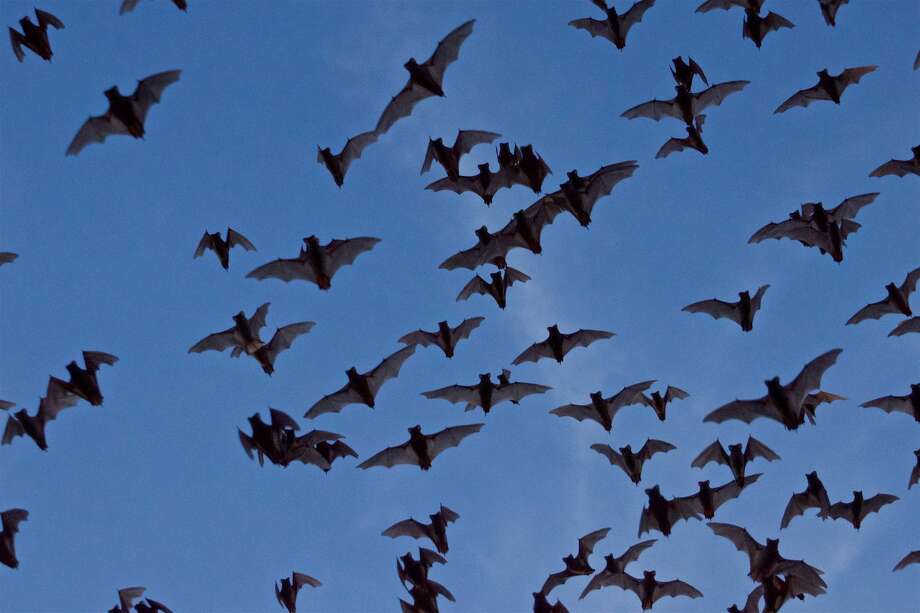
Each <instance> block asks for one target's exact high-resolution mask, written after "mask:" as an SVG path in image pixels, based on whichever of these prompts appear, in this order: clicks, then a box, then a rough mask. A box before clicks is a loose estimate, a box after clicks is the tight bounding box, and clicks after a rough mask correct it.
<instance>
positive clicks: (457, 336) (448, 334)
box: [397, 317, 486, 359]
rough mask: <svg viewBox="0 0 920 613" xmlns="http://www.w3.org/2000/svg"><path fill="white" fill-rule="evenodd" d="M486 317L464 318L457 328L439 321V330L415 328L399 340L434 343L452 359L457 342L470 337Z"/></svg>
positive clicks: (410, 342) (399, 341) (406, 342)
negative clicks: (431, 330)
mask: <svg viewBox="0 0 920 613" xmlns="http://www.w3.org/2000/svg"><path fill="white" fill-rule="evenodd" d="M485 319H486V318H485V317H470V318H469V319H464V320H463V321H462V322H460V324H459V325H458V326H457V327H455V328H451V327H450V326H449V325H447V322H446V321H439V322H438V330H437V332H427V331H425V330H415V331H414V332H409V333H408V334H405V335H403V336H402V337H401V338H400V339H399V340H398V341H397V342H398V343H403V344H404V345H413V346H414V345H421V346H422V347H429V346H431V345H434V346H436V347H440V348H441V351H443V352H444V355H446V356H447V358H448V359H450V358H452V357H454V349H455V348H456V347H457V343H459V342H460V341H462V340H463V339H465V338H469V336H470V334H472V332H473V330H475V329H476V328H478V327H479V324H481V323H482V322H483V321H485Z"/></svg>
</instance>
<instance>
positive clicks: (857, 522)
mask: <svg viewBox="0 0 920 613" xmlns="http://www.w3.org/2000/svg"><path fill="white" fill-rule="evenodd" d="M897 500H898V497H897V496H893V495H892V494H876V495H875V496H872V497H871V498H864V497H863V493H862V492H861V491H859V490H854V491H853V500H851V501H850V502H835V503H834V504H832V505H831V508H830V509H829V510H828V512H827V516H828V517H830V518H831V519H843V520H846V521H848V522H850V523H851V524H853V527H854V528H856V529H857V530H859V527H860V526H861V525H862V522H863V520H865V519H866V516H867V515H869V513H878V512H879V511H880V510H881V508H882V507H883V506H885V505H886V504H891V503H893V502H896V501H897Z"/></svg>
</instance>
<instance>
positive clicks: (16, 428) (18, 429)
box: [0, 377, 77, 451]
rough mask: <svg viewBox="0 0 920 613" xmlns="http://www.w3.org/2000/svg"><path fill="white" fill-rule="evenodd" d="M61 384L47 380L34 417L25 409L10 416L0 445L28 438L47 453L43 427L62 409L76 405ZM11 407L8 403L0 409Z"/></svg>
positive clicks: (74, 399) (75, 400)
mask: <svg viewBox="0 0 920 613" xmlns="http://www.w3.org/2000/svg"><path fill="white" fill-rule="evenodd" d="M61 383H63V382H62V381H61V380H60V379H56V378H54V377H50V378H49V379H48V386H47V391H46V393H45V397H44V398H41V399H39V401H38V410H37V411H36V412H35V415H29V413H28V411H27V410H26V409H20V410H19V411H17V412H15V413H13V414H12V415H10V416H9V417H8V418H7V420H6V427H5V428H4V430H3V438H2V439H0V444H3V445H10V444H11V443H12V442H13V439H15V438H16V437H19V436H28V437H29V438H31V439H32V440H33V441H35V444H36V445H38V448H39V449H41V450H42V451H47V450H48V441H47V438H46V436H45V427H46V426H47V424H48V422H50V421H54V420H55V419H57V416H58V413H60V412H61V411H63V410H64V409H67V408H70V407H72V406H75V405H76V404H77V396H76V395H74V394H72V393H70V392H69V391H67V390H66V389H64V388H63V387H61ZM12 406H13V405H12V404H11V403H10V404H8V405H4V406H3V407H2V408H3V409H4V410H7V409H9V408H12Z"/></svg>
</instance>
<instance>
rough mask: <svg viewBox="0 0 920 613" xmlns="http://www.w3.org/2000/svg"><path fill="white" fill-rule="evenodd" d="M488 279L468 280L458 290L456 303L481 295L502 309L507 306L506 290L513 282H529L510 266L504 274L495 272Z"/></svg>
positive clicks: (528, 279) (522, 274) (478, 277)
mask: <svg viewBox="0 0 920 613" xmlns="http://www.w3.org/2000/svg"><path fill="white" fill-rule="evenodd" d="M489 278H490V279H491V281H486V280H485V279H483V278H482V277H480V276H479V275H476V276H475V277H473V278H472V279H470V281H469V282H468V283H467V284H466V285H464V286H463V289H462V290H460V293H459V294H457V302H459V301H461V300H467V299H469V297H470V296H472V295H473V294H482V295H483V296H491V297H492V298H493V299H494V300H495V303H496V304H498V308H500V309H504V308H505V307H506V306H507V305H508V302H507V300H508V288H509V287H511V286H512V285H514V282H515V281H517V282H518V283H526V282H528V281H530V277H528V276H527V275H525V274H524V273H522V272H521V271H520V270H518V269H516V268H511V267H510V266H506V267H505V270H504V274H502V271H500V270H499V271H495V272H493V273H491V274H490V275H489Z"/></svg>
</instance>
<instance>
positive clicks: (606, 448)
mask: <svg viewBox="0 0 920 613" xmlns="http://www.w3.org/2000/svg"><path fill="white" fill-rule="evenodd" d="M568 406H577V405H568ZM560 408H563V407H560ZM555 411H556V409H554V410H553V411H550V413H553V412H555ZM556 415H561V413H556ZM568 417H574V416H573V415H569V416H568ZM576 419H577V418H576ZM579 421H581V420H580V419H579ZM591 449H593V450H594V451H596V452H598V453H599V454H601V455H602V456H604V457H605V458H607V461H608V462H610V463H611V464H612V465H613V466H617V467H619V468H622V469H623V472H625V473H627V474H629V469H628V468H627V467H626V462H625V461H624V460H623V456H622V455H620V453H619V452H618V451H616V450H615V449H614V448H613V447H611V446H610V445H606V444H604V443H595V444H593V445H591Z"/></svg>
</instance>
